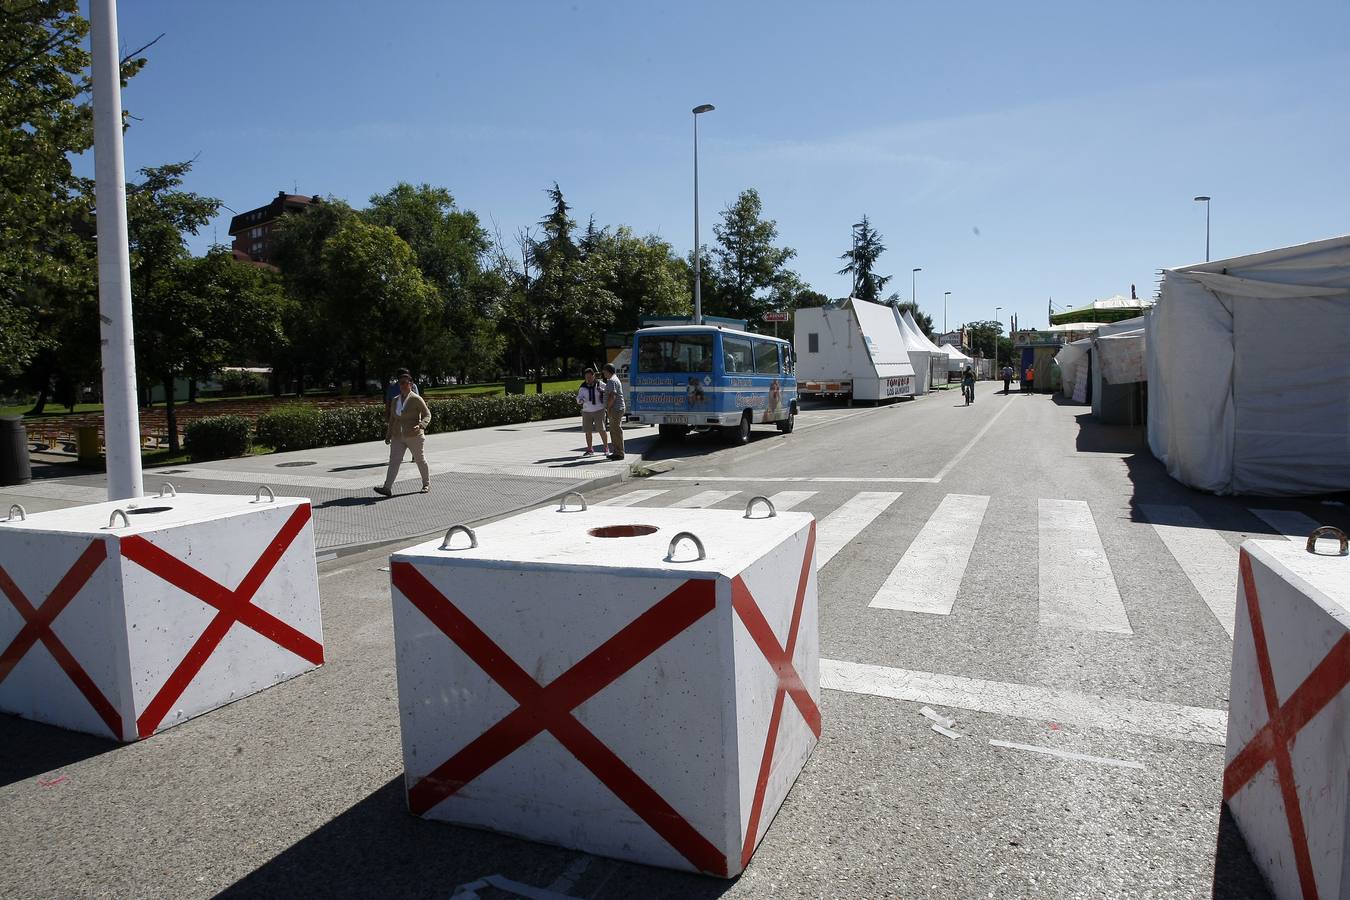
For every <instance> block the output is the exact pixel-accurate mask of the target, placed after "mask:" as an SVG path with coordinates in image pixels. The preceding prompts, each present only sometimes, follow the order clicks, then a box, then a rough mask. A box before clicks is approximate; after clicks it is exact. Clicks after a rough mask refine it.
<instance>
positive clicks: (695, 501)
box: [670, 491, 740, 509]
mask: <svg viewBox="0 0 1350 900" xmlns="http://www.w3.org/2000/svg"><path fill="white" fill-rule="evenodd" d="M739 493H740V491H700V492H698V493H697V494H695V495H694V496H692V497H685V498H684V499H683V500H677V501H676V502H674V503H672V504H670V508H671V509H702V508H703V507H705V506H714V505H716V504H718V503H721V502H722V501H723V500H725V499H727V498H728V497H735V496H736V495H737V494H739Z"/></svg>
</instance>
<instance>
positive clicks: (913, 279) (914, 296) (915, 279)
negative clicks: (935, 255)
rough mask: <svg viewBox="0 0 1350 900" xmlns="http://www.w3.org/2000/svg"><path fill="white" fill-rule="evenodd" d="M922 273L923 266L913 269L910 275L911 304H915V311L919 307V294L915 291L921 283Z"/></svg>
mask: <svg viewBox="0 0 1350 900" xmlns="http://www.w3.org/2000/svg"><path fill="white" fill-rule="evenodd" d="M922 271H923V266H920V267H918V268H917V269H911V270H910V273H909V302H910V303H913V304H914V308H915V309H918V307H919V300H918V292H917V291H916V290H915V286H916V285H917V284H918V283H919V276H918V273H919V272H922Z"/></svg>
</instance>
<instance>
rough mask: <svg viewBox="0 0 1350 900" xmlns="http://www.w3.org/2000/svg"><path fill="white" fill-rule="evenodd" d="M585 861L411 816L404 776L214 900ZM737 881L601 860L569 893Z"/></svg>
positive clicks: (400, 886)
mask: <svg viewBox="0 0 1350 900" xmlns="http://www.w3.org/2000/svg"><path fill="white" fill-rule="evenodd" d="M580 855H581V854H578V853H577V852H576V851H572V850H564V849H562V848H559V847H550V846H545V845H542V844H535V843H531V842H529V841H522V840H519V839H517V838H512V837H508V836H506V835H501V834H494V833H492V832H487V831H476V830H474V829H471V828H459V827H456V826H454V825H447V824H444V823H442V822H428V821H425V820H423V819H419V818H417V817H415V816H413V815H411V814H409V812H408V809H407V806H406V805H405V803H404V797H403V778H402V776H399V777H397V778H394V779H393V780H392V781H390V782H389V783H387V784H386V785H384V786H383V787H381V788H380V789H379V790H377V791H375V793H373V794H371V795H370V796H369V797H367V798H366V799H364V800H362V801H361V802H360V803H358V804H356V805H355V806H353V807H352V808H351V809H348V810H347V811H346V812H344V813H342V814H341V815H339V816H338V817H337V818H335V819H333V820H332V821H330V822H329V823H328V824H326V825H324V826H322V827H321V828H319V829H318V830H317V831H315V832H314V833H312V834H310V835H309V836H308V837H305V838H304V839H302V840H301V841H299V842H298V843H296V844H294V845H293V846H291V847H290V848H288V849H287V850H285V851H283V852H282V853H280V854H279V855H278V856H276V857H274V858H273V859H272V860H271V861H270V862H268V863H266V864H265V865H263V866H262V867H260V868H258V869H256V870H254V871H253V872H251V873H249V874H248V875H246V876H244V877H243V878H241V879H240V880H239V881H237V882H235V883H234V884H233V885H231V886H230V887H228V888H226V889H225V890H224V891H222V892H221V893H220V894H218V895H217V896H219V897H236V898H239V897H287V898H298V897H372V898H379V900H385V898H388V897H423V896H426V897H438V898H443V897H449V896H450V895H451V894H452V893H454V890H455V888H456V887H458V886H459V885H462V884H466V883H468V882H471V881H475V880H477V879H479V878H482V877H484V876H487V875H494V874H500V875H503V876H505V877H506V878H509V879H511V880H512V881H516V882H519V883H521V884H526V885H530V886H532V887H536V888H540V889H547V888H548V886H549V885H551V884H552V883H554V881H555V879H557V878H558V877H559V876H560V875H562V874H563V873H564V872H565V871H567V870H568V869H569V867H571V866H572V865H573V864H574V863H575V862H576V860H577V858H578V856H580ZM734 883H735V882H730V881H721V880H719V879H714V878H706V877H703V876H699V875H688V874H684V873H680V872H669V871H666V870H663V869H651V868H647V867H645V866H638V865H633V864H629V863H619V862H614V861H612V860H602V859H598V858H597V859H595V860H593V862H592V864H590V865H589V866H587V867H586V871H585V873H584V874H583V875H582V876H581V877H580V878H579V879H578V880H577V883H576V885H575V887H572V888H570V889H568V890H567V891H565V893H567V894H574V895H576V896H585V897H592V898H594V897H626V896H637V895H640V896H643V897H671V898H675V897H681V898H685V897H687V898H705V897H706V898H714V897H720V896H721V895H722V894H723V893H725V892H726V891H727V890H729V889H730V888H731V886H732V885H733V884H734ZM494 896H497V895H495V894H494ZM501 896H505V895H501Z"/></svg>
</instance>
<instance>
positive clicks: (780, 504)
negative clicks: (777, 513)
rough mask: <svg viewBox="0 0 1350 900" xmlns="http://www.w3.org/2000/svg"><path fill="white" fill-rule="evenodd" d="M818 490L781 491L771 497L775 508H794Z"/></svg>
mask: <svg viewBox="0 0 1350 900" xmlns="http://www.w3.org/2000/svg"><path fill="white" fill-rule="evenodd" d="M816 493H817V492H816V491H779V492H778V493H776V494H774V495H773V496H771V497H770V498H769V502H770V503H772V504H773V508H774V509H792V508H793V507H794V506H797V505H799V504H802V503H805V502H806V501H807V500H810V499H811V498H812V497H814V496H815V495H816Z"/></svg>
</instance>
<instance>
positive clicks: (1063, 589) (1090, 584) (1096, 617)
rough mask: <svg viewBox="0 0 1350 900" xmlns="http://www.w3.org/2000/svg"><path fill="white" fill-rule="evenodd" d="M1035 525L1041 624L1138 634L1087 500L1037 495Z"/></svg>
mask: <svg viewBox="0 0 1350 900" xmlns="http://www.w3.org/2000/svg"><path fill="white" fill-rule="evenodd" d="M1037 530H1038V537H1039V544H1040V579H1039V584H1040V622H1041V625H1043V626H1046V627H1051V628H1076V629H1079V630H1082V631H1106V632H1111V633H1114V634H1134V629H1133V628H1131V627H1130V619H1129V616H1127V615H1126V614H1125V604H1124V603H1123V602H1122V601H1121V599H1120V589H1119V588H1117V587H1116V579H1115V575H1113V574H1112V572H1111V563H1110V561H1109V560H1108V559H1107V558H1106V550H1105V549H1104V548H1103V547H1102V539H1101V535H1099V534H1098V533H1097V523H1096V522H1095V521H1094V520H1093V518H1092V510H1091V509H1090V508H1089V507H1088V505H1087V502H1086V501H1083V500H1045V499H1041V500H1038V501H1037ZM1230 615H1231V612H1230ZM1230 621H1231V619H1230ZM1230 633H1231V632H1230Z"/></svg>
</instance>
